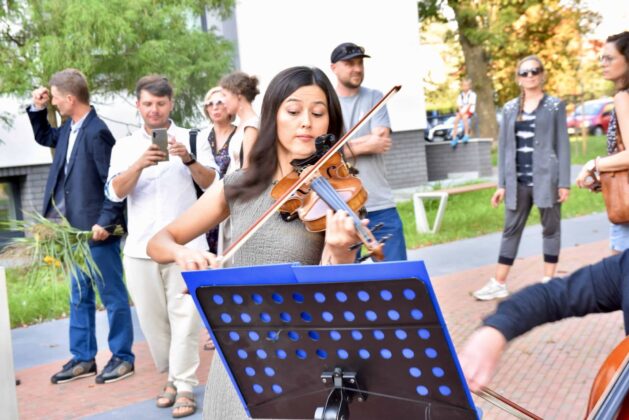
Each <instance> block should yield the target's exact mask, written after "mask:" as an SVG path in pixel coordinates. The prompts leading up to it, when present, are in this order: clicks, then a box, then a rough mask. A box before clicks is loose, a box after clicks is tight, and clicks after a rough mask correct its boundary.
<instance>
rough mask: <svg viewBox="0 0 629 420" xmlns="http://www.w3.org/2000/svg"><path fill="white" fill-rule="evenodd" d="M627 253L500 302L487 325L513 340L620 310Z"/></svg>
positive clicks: (627, 267) (627, 271) (628, 266)
mask: <svg viewBox="0 0 629 420" xmlns="http://www.w3.org/2000/svg"><path fill="white" fill-rule="evenodd" d="M627 252H629V251H626V252H625V253H623V254H620V255H616V256H613V257H609V258H605V259H603V260H602V261H600V262H598V263H596V264H593V265H589V266H586V267H583V268H581V269H579V270H577V271H575V272H574V273H573V274H571V275H570V276H568V277H564V278H561V279H559V278H558V279H554V280H551V281H550V282H548V283H546V284H541V283H540V284H535V285H532V286H529V287H526V288H525V289H522V290H521V291H519V292H518V293H516V294H514V295H513V296H512V297H511V298H509V299H507V300H505V301H503V302H502V303H500V305H498V308H497V309H496V312H494V313H493V314H492V315H490V316H488V317H487V318H485V319H484V320H483V324H484V325H487V326H490V327H494V328H496V329H497V330H498V331H500V332H501V333H502V334H503V335H504V336H505V337H506V339H507V340H511V339H513V338H515V337H517V336H519V335H521V334H524V333H525V332H527V331H530V330H532V329H533V328H535V327H537V326H538V325H542V324H545V323H548V322H555V321H559V320H561V319H564V318H569V317H573V316H579V317H580V316H585V315H588V314H591V313H602V312H612V311H616V310H619V309H621V304H622V298H623V296H622V294H623V288H624V289H625V292H626V289H627V281H626V280H625V278H626V277H627V275H629V256H626V255H625V254H627Z"/></svg>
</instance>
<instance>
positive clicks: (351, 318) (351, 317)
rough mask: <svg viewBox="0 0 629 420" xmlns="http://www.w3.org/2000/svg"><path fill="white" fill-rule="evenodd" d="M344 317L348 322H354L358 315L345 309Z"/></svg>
mask: <svg viewBox="0 0 629 420" xmlns="http://www.w3.org/2000/svg"><path fill="white" fill-rule="evenodd" d="M343 318H345V321H347V322H353V321H354V320H355V319H356V316H355V315H354V313H353V312H352V311H345V312H343Z"/></svg>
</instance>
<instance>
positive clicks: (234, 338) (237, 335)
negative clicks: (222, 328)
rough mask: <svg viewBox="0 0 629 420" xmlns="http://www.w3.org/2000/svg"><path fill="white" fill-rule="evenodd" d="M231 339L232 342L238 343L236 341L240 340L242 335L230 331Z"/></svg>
mask: <svg viewBox="0 0 629 420" xmlns="http://www.w3.org/2000/svg"><path fill="white" fill-rule="evenodd" d="M229 338H230V339H231V340H232V341H234V342H236V341H238V340H240V334H238V333H237V332H236V331H230V332H229Z"/></svg>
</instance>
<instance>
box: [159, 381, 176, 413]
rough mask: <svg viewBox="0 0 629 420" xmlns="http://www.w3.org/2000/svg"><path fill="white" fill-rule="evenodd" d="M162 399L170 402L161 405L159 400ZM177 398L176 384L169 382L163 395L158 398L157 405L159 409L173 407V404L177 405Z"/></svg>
mask: <svg viewBox="0 0 629 420" xmlns="http://www.w3.org/2000/svg"><path fill="white" fill-rule="evenodd" d="M168 389H173V390H174V392H173V391H168ZM162 398H163V399H167V400H168V401H166V402H162V403H160V402H159V400H161V399H162ZM176 398H177V388H176V387H175V384H174V383H172V382H170V381H168V382H166V385H165V386H164V389H163V390H162V393H161V394H159V395H158V396H157V402H156V405H157V406H158V407H159V408H168V407H172V406H173V404H174V403H175V399H176Z"/></svg>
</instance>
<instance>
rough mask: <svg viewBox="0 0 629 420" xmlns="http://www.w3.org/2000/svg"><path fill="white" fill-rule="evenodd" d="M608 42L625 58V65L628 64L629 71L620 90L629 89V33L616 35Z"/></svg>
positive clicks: (628, 70) (610, 37)
mask: <svg viewBox="0 0 629 420" xmlns="http://www.w3.org/2000/svg"><path fill="white" fill-rule="evenodd" d="M606 42H611V43H612V44H614V47H615V48H616V51H618V52H619V53H620V54H621V55H622V56H623V57H625V63H627V71H626V72H625V76H624V77H623V79H622V81H621V83H620V89H618V90H626V89H629V31H624V32H621V33H619V34H616V35H611V36H609V37H608V38H607V41H606Z"/></svg>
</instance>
